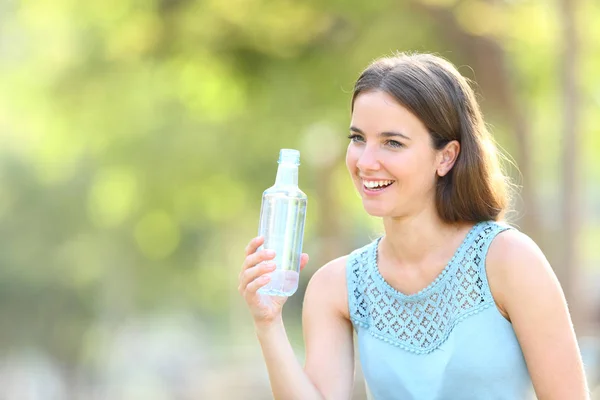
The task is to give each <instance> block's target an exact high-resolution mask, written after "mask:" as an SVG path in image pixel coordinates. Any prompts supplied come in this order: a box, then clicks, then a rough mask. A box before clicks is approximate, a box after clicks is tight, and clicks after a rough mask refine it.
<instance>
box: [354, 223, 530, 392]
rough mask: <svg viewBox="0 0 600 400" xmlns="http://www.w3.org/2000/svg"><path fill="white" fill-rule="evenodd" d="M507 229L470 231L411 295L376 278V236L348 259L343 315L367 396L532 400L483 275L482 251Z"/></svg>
mask: <svg viewBox="0 0 600 400" xmlns="http://www.w3.org/2000/svg"><path fill="white" fill-rule="evenodd" d="M506 229H509V227H508V226H505V225H500V224H498V223H496V222H480V223H478V224H477V225H475V226H474V227H473V228H472V229H471V231H470V232H469V234H468V235H467V237H466V238H465V240H464V241H463V243H462V244H461V246H460V247H459V249H458V250H457V251H456V253H455V254H454V256H453V258H452V260H451V261H450V262H449V263H448V265H447V266H446V267H445V269H444V270H443V272H442V273H441V274H440V275H439V276H438V277H437V278H436V279H435V281H433V282H432V283H431V284H430V285H429V286H428V287H426V288H425V289H423V290H421V291H420V292H418V293H416V294H413V295H405V294H402V293H400V292H399V291H397V290H395V289H394V288H392V287H391V286H390V285H389V284H388V283H387V282H386V281H385V280H384V278H383V277H382V276H381V274H380V273H379V270H378V268H377V246H378V244H379V241H380V240H381V238H379V239H377V240H375V241H374V242H372V243H371V244H369V245H367V246H365V247H363V248H361V249H358V250H355V251H354V252H352V253H351V254H350V256H349V258H348V262H347V271H346V273H347V283H348V301H349V311H350V317H351V319H352V324H353V326H354V329H355V331H356V334H357V339H358V350H359V356H360V362H361V366H362V370H363V374H364V376H365V380H366V385H367V390H368V392H369V396H370V397H371V398H373V399H376V400H395V399H402V400H412V399H414V400H467V399H477V400H481V399H506V400H509V399H510V400H519V399H530V398H532V394H533V390H532V386H531V380H530V377H529V373H528V371H527V367H526V365H525V360H524V358H523V353H522V351H521V347H520V346H519V343H518V341H517V338H516V336H515V333H514V330H513V328H512V325H511V323H510V322H508V321H507V320H506V319H505V318H504V317H503V316H502V314H500V312H499V311H498V309H497V308H496V306H495V303H494V299H493V298H492V293H491V291H490V287H489V285H488V281H487V276H486V271H485V258H486V254H487V250H488V248H489V245H490V243H491V242H492V240H493V239H494V237H495V236H496V235H497V234H498V233H500V232H502V231H503V230H506Z"/></svg>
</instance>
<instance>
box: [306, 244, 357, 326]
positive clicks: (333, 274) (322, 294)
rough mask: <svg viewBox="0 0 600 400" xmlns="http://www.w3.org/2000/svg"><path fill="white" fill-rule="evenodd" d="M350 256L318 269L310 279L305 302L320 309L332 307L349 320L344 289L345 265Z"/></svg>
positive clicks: (330, 262) (337, 259)
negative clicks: (308, 301)
mask: <svg viewBox="0 0 600 400" xmlns="http://www.w3.org/2000/svg"><path fill="white" fill-rule="evenodd" d="M349 257H350V254H348V255H345V256H342V257H338V258H336V259H334V260H331V261H329V262H328V263H326V264H325V265H323V266H322V267H320V268H319V269H318V270H317V271H316V272H315V273H314V274H313V275H312V276H311V278H310V281H309V282H308V287H307V288H306V299H305V302H306V301H307V300H308V299H310V300H316V301H311V303H313V304H320V306H321V307H327V306H330V307H333V308H334V309H335V310H336V311H338V312H339V313H340V314H341V315H342V316H344V317H345V318H348V319H349V318H350V317H349V316H350V314H349V311H348V301H347V293H348V291H347V289H346V263H347V261H348V258H349Z"/></svg>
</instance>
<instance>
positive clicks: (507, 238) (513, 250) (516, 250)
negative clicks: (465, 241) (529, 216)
mask: <svg viewBox="0 0 600 400" xmlns="http://www.w3.org/2000/svg"><path fill="white" fill-rule="evenodd" d="M511 228H512V229H506V230H504V231H502V232H500V233H499V234H498V235H497V236H496V237H495V238H494V239H493V240H492V242H491V244H490V247H489V250H488V254H487V258H486V264H487V266H488V268H489V267H490V266H491V267H492V268H499V269H502V270H506V272H510V270H512V269H515V268H518V269H519V270H520V272H521V273H523V272H525V271H523V270H522V267H521V266H520V265H521V264H529V263H531V262H532V261H537V262H539V261H545V260H546V258H545V256H544V254H543V253H542V251H541V249H540V248H539V246H538V245H537V244H536V243H535V242H534V241H533V240H532V239H531V238H530V237H529V236H528V235H526V234H525V233H523V232H521V231H520V230H519V229H517V228H514V227H511Z"/></svg>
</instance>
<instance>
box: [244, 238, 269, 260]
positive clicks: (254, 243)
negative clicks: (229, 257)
mask: <svg viewBox="0 0 600 400" xmlns="http://www.w3.org/2000/svg"><path fill="white" fill-rule="evenodd" d="M264 241H265V238H264V237H262V236H257V237H255V238H254V239H252V240H251V241H250V243H248V246H246V255H247V256H249V255H250V254H252V253H255V252H256V249H258V248H259V247H260V245H261V244H263V242H264Z"/></svg>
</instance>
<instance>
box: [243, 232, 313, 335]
mask: <svg viewBox="0 0 600 400" xmlns="http://www.w3.org/2000/svg"><path fill="white" fill-rule="evenodd" d="M263 242H264V238H263V237H261V236H259V237H256V238H254V239H252V240H251V241H250V243H248V246H247V247H246V259H245V260H244V263H243V264H242V272H240V276H239V282H240V285H239V286H238V291H239V292H240V294H241V295H242V296H243V297H244V299H245V300H246V303H247V304H248V307H249V308H250V312H251V314H252V317H253V318H254V322H255V324H256V325H265V324H266V325H268V324H270V323H271V322H273V321H274V320H277V319H278V318H280V316H281V309H282V307H283V304H284V303H285V302H286V300H287V297H282V296H268V295H263V294H260V293H257V291H258V289H260V288H261V287H263V286H265V285H266V284H267V283H269V280H270V277H269V275H267V274H268V273H270V272H273V271H274V270H275V263H274V262H268V260H272V259H273V258H274V257H275V252H274V251H272V250H261V251H259V252H257V251H256V250H257V249H258V247H260V245H262V244H263ZM263 261H267V262H263ZM307 262H308V255H307V254H306V253H303V254H302V256H301V257H300V270H301V271H302V270H303V269H304V267H305V266H306V263H307Z"/></svg>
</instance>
